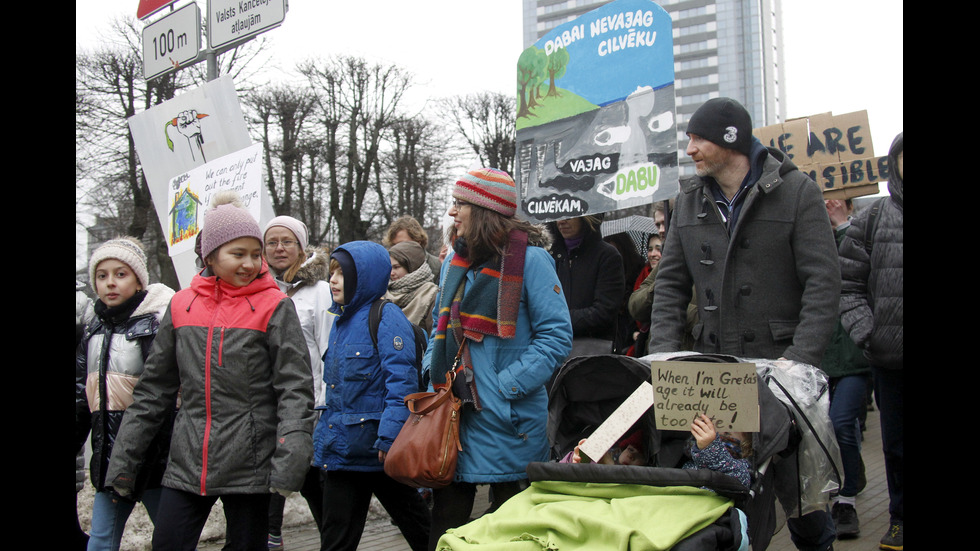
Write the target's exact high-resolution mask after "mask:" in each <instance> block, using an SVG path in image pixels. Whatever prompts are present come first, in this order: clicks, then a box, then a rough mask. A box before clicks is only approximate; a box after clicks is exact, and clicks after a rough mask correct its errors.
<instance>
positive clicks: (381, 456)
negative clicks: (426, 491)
mask: <svg viewBox="0 0 980 551" xmlns="http://www.w3.org/2000/svg"><path fill="white" fill-rule="evenodd" d="M390 274H391V260H390V258H389V255H388V251H387V250H386V249H385V248H384V247H382V246H381V245H379V244H377V243H372V242H368V241H354V242H351V243H347V244H345V245H342V246H340V247H337V248H336V249H334V251H333V253H332V254H331V255H330V292H331V295H332V296H333V301H334V303H333V306H331V307H330V313H331V314H333V315H335V316H337V317H336V319H335V321H334V327H333V329H332V331H331V333H330V344H329V346H328V347H327V354H326V356H325V357H324V365H323V381H324V388H325V394H326V401H325V405H324V406H323V408H322V409H323V411H322V413H321V417H320V421H319V422H318V423H317V426H316V430H315V432H314V435H313V447H314V461H315V462H316V464H317V465H319V466H320V469H321V470H322V473H323V475H322V480H323V495H324V502H323V530H322V532H321V535H320V537H321V542H320V543H321V549H322V550H328V549H329V550H341V549H347V550H350V551H354V550H356V549H357V545H358V543H359V542H360V539H361V534H362V532H363V531H364V523H365V519H366V517H367V512H368V506H369V505H370V501H371V495H372V494H374V495H375V496H377V497H378V500H379V501H380V502H381V504H382V505H383V506H384V508H385V510H387V511H388V514H389V515H391V518H392V520H393V521H394V522H395V524H397V525H398V527H399V529H400V530H401V532H402V535H404V536H405V539H406V540H407V541H408V544H409V546H410V547H411V548H412V549H413V550H415V551H421V550H424V549H425V548H426V546H427V544H428V538H429V522H430V515H429V510H428V508H427V507H426V505H425V502H424V501H423V500H422V498H421V497H420V495H419V493H418V491H416V489H415V488H411V487H409V486H406V485H404V484H401V483H399V482H396V481H395V480H393V479H392V478H390V477H389V476H388V475H386V474H385V472H384V461H385V457H386V455H387V453H388V450H389V448H391V444H392V443H393V442H394V440H395V437H396V436H397V435H398V432H399V431H400V430H401V427H402V425H403V424H404V422H405V419H407V418H408V408H407V407H406V406H405V402H404V398H405V396H406V395H408V394H411V393H413V392H417V391H418V375H417V372H416V370H415V367H414V365H413V364H412V361H413V359H414V358H415V341H414V333H413V330H412V326H411V323H410V322H409V321H408V319H407V318H406V317H405V315H404V314H403V313H402V311H401V309H400V308H398V306H397V305H395V304H388V305H386V306H385V308H384V310H383V312H382V316H381V323H380V325H379V327H378V346H377V348H375V346H374V344H373V343H372V341H371V336H370V331H369V328H368V314H369V312H370V309H371V304H372V303H373V302H374V301H375V300H377V299H378V298H381V296H383V295H384V294H385V292H386V291H387V289H388V278H389V275H390Z"/></svg>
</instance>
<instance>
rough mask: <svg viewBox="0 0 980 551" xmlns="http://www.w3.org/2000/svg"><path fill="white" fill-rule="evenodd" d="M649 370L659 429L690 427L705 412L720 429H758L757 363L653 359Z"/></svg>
mask: <svg viewBox="0 0 980 551" xmlns="http://www.w3.org/2000/svg"><path fill="white" fill-rule="evenodd" d="M650 370H651V377H652V379H653V408H654V414H655V417H656V427H657V428H658V429H660V430H682V431H686V430H690V429H691V421H692V420H693V419H694V418H695V417H696V416H697V415H698V414H700V413H703V414H705V415H706V416H707V417H708V418H709V419H711V420H712V422H713V423H714V424H715V429H716V430H718V431H729V432H732V431H739V432H758V431H759V387H758V381H759V376H758V374H757V373H756V368H755V364H752V363H724V364H722V363H710V362H686V361H654V362H651V366H650Z"/></svg>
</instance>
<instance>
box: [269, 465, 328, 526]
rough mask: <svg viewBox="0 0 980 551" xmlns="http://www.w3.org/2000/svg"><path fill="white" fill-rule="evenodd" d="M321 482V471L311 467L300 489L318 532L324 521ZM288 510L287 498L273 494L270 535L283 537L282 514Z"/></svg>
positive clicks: (270, 508)
mask: <svg viewBox="0 0 980 551" xmlns="http://www.w3.org/2000/svg"><path fill="white" fill-rule="evenodd" d="M321 484H322V483H321V482H320V469H318V468H316V467H310V470H309V471H307V473H306V480H304V481H303V487H302V488H300V491H299V493H300V495H301V496H303V499H305V500H306V504H307V505H309V506H310V513H312V514H313V521H314V522H316V527H317V530H319V529H320V526H321V525H322V521H323V513H322V511H323V487H322V486H321ZM285 509H286V497H285V496H283V495H281V494H272V495H271V498H270V500H269V534H270V535H273V536H281V535H282V514H283V511H285Z"/></svg>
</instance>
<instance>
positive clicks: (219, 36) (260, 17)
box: [208, 0, 286, 50]
mask: <svg viewBox="0 0 980 551" xmlns="http://www.w3.org/2000/svg"><path fill="white" fill-rule="evenodd" d="M285 18H286V0H208V47H209V48H211V49H212V50H218V49H219V48H221V47H222V46H228V45H231V44H232V43H235V42H239V41H243V40H245V39H246V38H251V37H253V36H255V35H257V34H259V33H262V32H265V31H267V30H269V29H272V28H274V27H278V26H279V25H281V24H282V22H283V19H285Z"/></svg>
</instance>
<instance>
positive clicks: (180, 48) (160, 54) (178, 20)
mask: <svg viewBox="0 0 980 551" xmlns="http://www.w3.org/2000/svg"><path fill="white" fill-rule="evenodd" d="M200 50H201V9H200V8H198V6H197V4H195V3H191V4H187V5H186V6H184V7H182V8H180V9H179V10H176V11H173V12H171V13H169V14H168V15H166V16H165V17H162V18H160V19H158V20H157V21H154V22H153V23H150V24H149V25H147V26H146V27H144V28H143V78H145V79H146V80H150V79H151V78H155V77H158V76H160V75H162V74H164V73H166V72H168V71H173V70H175V69H176V68H178V67H182V66H186V65H188V64H191V62H193V61H195V60H196V59H197V57H198V53H199V52H200Z"/></svg>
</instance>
